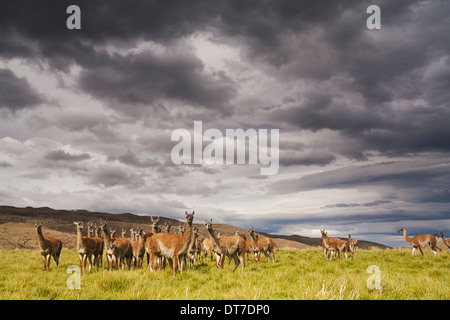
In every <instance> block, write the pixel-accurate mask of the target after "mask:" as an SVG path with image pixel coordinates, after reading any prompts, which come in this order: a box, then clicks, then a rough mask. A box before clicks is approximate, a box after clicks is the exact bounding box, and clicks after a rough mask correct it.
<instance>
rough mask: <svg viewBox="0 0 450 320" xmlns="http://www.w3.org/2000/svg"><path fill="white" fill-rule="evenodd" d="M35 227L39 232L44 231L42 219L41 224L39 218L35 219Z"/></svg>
mask: <svg viewBox="0 0 450 320" xmlns="http://www.w3.org/2000/svg"><path fill="white" fill-rule="evenodd" d="M34 227H35V228H36V231H37V232H38V233H42V221H40V222H39V224H38V222H37V220H35V221H34Z"/></svg>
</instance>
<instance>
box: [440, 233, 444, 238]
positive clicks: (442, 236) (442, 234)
mask: <svg viewBox="0 0 450 320" xmlns="http://www.w3.org/2000/svg"><path fill="white" fill-rule="evenodd" d="M439 234H440V235H441V238H442V239H444V232H442V231H440V232H439Z"/></svg>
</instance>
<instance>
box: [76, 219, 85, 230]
mask: <svg viewBox="0 0 450 320" xmlns="http://www.w3.org/2000/svg"><path fill="white" fill-rule="evenodd" d="M73 224H74V225H76V226H77V228H80V229H83V228H84V223H83V221H77V222H74V223H73Z"/></svg>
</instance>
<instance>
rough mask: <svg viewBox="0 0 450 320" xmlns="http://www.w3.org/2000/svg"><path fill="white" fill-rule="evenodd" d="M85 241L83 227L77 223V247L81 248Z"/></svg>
mask: <svg viewBox="0 0 450 320" xmlns="http://www.w3.org/2000/svg"><path fill="white" fill-rule="evenodd" d="M82 242H83V233H82V232H81V227H80V226H78V225H77V249H80V247H81V244H82Z"/></svg>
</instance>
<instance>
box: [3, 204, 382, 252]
mask: <svg viewBox="0 0 450 320" xmlns="http://www.w3.org/2000/svg"><path fill="white" fill-rule="evenodd" d="M149 217H150V216H142V215H136V214H133V213H129V212H126V213H105V212H91V211H88V210H84V209H76V210H62V209H52V208H50V207H39V208H33V207H25V208H19V207H13V206H0V225H2V224H5V225H6V224H8V226H10V223H21V224H22V226H25V225H23V224H28V225H30V224H34V221H35V220H37V221H42V224H43V226H44V229H51V230H55V231H56V232H60V233H66V234H67V239H72V237H71V236H70V235H75V234H76V229H75V227H74V224H73V222H75V221H80V220H81V221H84V222H92V223H94V224H97V225H99V224H100V219H102V220H106V219H107V220H108V226H109V227H110V229H115V230H116V232H117V234H119V235H120V233H121V230H122V228H124V229H125V231H126V232H127V235H129V230H130V229H131V228H134V227H136V226H138V225H139V226H141V227H142V228H143V229H144V230H145V231H146V230H150V222H151V221H150V218H149ZM153 217H155V215H153ZM182 218H183V216H182V215H180V220H175V219H171V218H166V217H160V222H159V225H160V226H164V224H165V223H166V222H167V223H169V222H170V223H171V225H172V229H171V232H176V231H178V226H179V225H180V224H183V222H184V219H182ZM181 221H183V222H181ZM194 225H195V226H197V227H198V229H199V235H200V236H201V237H202V238H206V237H208V234H207V232H206V230H205V228H204V224H203V223H199V224H197V223H195V221H194ZM214 226H215V229H216V231H217V232H222V233H223V234H224V235H227V234H228V235H229V234H233V233H234V231H236V230H238V231H240V232H241V233H243V234H248V232H247V230H245V229H241V228H238V227H235V226H231V225H227V224H215V225H214ZM27 229H29V228H27ZM19 230H20V229H19ZM29 231H30V230H28V231H27V232H28V233H29ZM15 232H16V233H17V231H15ZM18 233H19V235H20V231H19V232H18ZM258 233H259V234H260V235H261V236H265V237H269V238H272V239H274V240H275V239H276V242H277V243H278V244H279V247H280V248H284V247H292V248H297V249H304V248H307V247H309V246H321V242H320V241H321V238H309V237H305V236H300V235H278V234H270V233H264V232H258ZM29 237H31V238H33V236H30V235H28V236H27V237H26V239H28V238H29ZM26 239H25V240H26ZM73 239H75V238H73ZM0 240H2V239H1V236H0ZM17 241H18V242H17V243H19V244H20V243H21V242H20V241H22V242H23V241H24V239H18V240H17ZM10 242H11V241H10ZM27 243H34V239H33V241H29V242H27ZM74 245H75V244H74V243H73V241H71V242H70V243H69V244H68V245H67V246H65V247H66V248H71V247H73V246H74ZM11 246H12V245H11ZM11 246H10V247H11ZM359 246H360V248H361V249H367V248H370V247H378V248H381V249H386V248H389V247H388V246H386V245H383V244H380V243H376V242H371V241H364V240H359ZM3 247H4V248H5V246H3ZM10 247H8V248H10ZM17 247H21V245H17Z"/></svg>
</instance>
